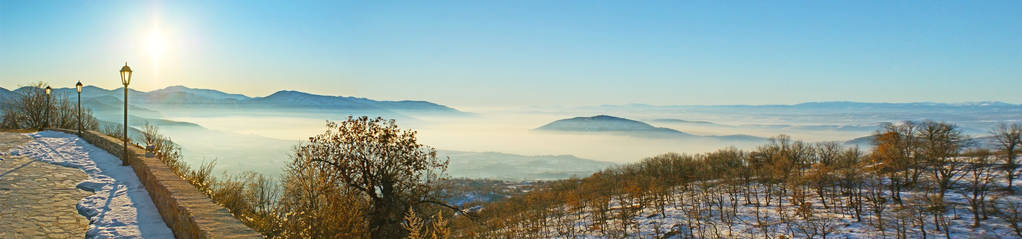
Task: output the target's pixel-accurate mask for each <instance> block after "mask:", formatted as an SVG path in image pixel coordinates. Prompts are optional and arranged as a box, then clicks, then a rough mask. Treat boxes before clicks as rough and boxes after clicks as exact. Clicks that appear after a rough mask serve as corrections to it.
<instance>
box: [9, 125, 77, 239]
mask: <svg viewBox="0 0 1022 239" xmlns="http://www.w3.org/2000/svg"><path fill="white" fill-rule="evenodd" d="M26 142H28V138H27V137H24V136H22V135H20V134H16V133H7V132H0V153H3V154H4V155H5V157H4V160H2V161H0V185H4V186H0V238H82V237H84V236H85V231H86V230H87V229H88V220H87V219H85V217H83V216H82V215H78V211H77V209H75V204H76V203H77V202H78V200H79V199H82V198H85V197H86V196H88V195H90V193H88V192H85V191H82V190H80V189H77V188H76V187H75V186H76V185H77V183H78V182H80V181H82V180H85V179H87V178H88V176H87V175H86V174H85V173H84V172H82V171H81V170H78V169H74V168H68V167H62V166H57V165H53V164H49V163H45V162H40V161H35V160H32V159H28V158H23V157H18V156H8V155H7V153H6V152H7V151H8V150H10V149H13V148H16V147H18V146H20V145H21V144H24V143H26Z"/></svg>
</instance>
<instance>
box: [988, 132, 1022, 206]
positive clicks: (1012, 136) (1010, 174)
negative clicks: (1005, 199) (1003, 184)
mask: <svg viewBox="0 0 1022 239" xmlns="http://www.w3.org/2000/svg"><path fill="white" fill-rule="evenodd" d="M992 133H993V135H994V137H995V138H996V139H997V143H998V145H997V146H998V148H999V149H1000V150H1001V151H1003V153H1004V172H1005V179H1006V180H1007V181H1008V190H1013V189H1012V181H1013V180H1014V179H1015V170H1017V169H1018V168H1019V164H1018V162H1016V161H1015V158H1016V157H1018V149H1019V147H1022V125H1019V124H1018V123H1013V124H1011V125H1008V124H1005V123H1001V124H1000V125H998V126H997V128H995V129H994V130H993V132H992Z"/></svg>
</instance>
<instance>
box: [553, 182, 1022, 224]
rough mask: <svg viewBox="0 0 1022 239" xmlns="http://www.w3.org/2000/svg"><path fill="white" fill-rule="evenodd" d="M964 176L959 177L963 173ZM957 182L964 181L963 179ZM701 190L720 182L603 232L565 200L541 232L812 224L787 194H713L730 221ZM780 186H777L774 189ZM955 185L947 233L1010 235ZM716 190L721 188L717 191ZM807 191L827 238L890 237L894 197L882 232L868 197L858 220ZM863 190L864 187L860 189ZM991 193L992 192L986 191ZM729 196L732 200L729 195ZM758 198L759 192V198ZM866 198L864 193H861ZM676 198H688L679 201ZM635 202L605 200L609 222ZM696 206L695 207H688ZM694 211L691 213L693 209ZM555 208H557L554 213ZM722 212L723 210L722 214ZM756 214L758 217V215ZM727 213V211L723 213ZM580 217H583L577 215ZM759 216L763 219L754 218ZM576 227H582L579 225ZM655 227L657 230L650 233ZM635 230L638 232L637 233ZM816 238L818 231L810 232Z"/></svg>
mask: <svg viewBox="0 0 1022 239" xmlns="http://www.w3.org/2000/svg"><path fill="white" fill-rule="evenodd" d="M995 175H996V176H997V177H995V182H993V183H992V184H993V185H996V187H1004V186H1006V184H1004V183H1002V182H1003V180H1001V179H1002V178H1003V175H1001V174H1000V173H999V172H998V173H995ZM962 180H964V179H962ZM958 183H959V184H961V183H964V182H962V181H959V182H958ZM1014 183H1015V184H1016V185H1022V179H1019V178H1016V179H1015V180H1014ZM753 187H754V189H753V190H756V191H758V192H761V193H762V192H763V191H762V190H765V187H764V186H763V185H759V184H753ZM706 190H726V189H724V188H721V187H720V185H719V184H717V182H716V181H704V182H696V183H693V186H692V187H689V188H676V191H675V192H674V193H672V194H671V195H670V196H671V197H672V198H673V199H674V200H672V201H670V202H668V203H667V205H665V206H666V207H665V208H664V209H665V210H664V213H663V214H661V213H660V212H659V211H658V210H657V209H656V208H655V207H653V206H651V205H647V206H646V207H640V209H639V210H638V211H637V212H636V213H634V214H632V215H630V216H629V218H631V223H630V225H631V226H629V229H628V231H627V232H622V231H615V230H616V229H610V230H609V231H608V234H602V233H601V232H599V231H597V230H593V229H591V228H590V226H591V225H594V220H595V215H592V214H590V213H589V212H588V211H587V212H584V213H582V214H581V215H578V214H576V213H572V212H571V211H572V210H571V209H569V208H568V207H567V206H562V207H560V208H557V209H552V210H559V211H561V212H563V213H564V214H561V215H563V217H561V218H557V217H548V218H547V219H546V220H547V223H548V225H554V226H550V227H547V228H544V229H543V230H544V234H545V235H546V236H544V237H545V238H562V237H565V235H564V234H559V233H558V230H559V229H560V230H567V229H564V228H558V227H560V226H559V225H572V226H573V227H575V228H576V230H577V231H576V233H579V234H577V235H575V237H578V238H616V237H638V238H653V237H657V236H663V235H664V234H665V233H666V232H670V231H675V232H681V233H684V234H687V232H688V230H703V231H701V232H698V233H695V234H697V235H699V234H702V235H707V237H722V238H757V237H758V238H763V237H764V235H763V229H766V230H767V231H769V234H771V235H772V236H770V238H776V237H777V236H778V235H785V236H787V237H788V238H812V237H810V236H807V231H806V230H814V228H813V227H814V225H810V224H808V223H807V222H806V221H804V220H802V219H801V218H800V217H798V216H795V208H796V207H797V205H796V204H794V203H793V202H792V201H790V199H791V198H789V197H783V198H777V196H776V195H775V198H773V203H771V204H770V205H769V206H767V205H762V204H760V205H761V206H760V207H759V208H758V210H757V208H756V207H755V206H754V205H755V202H756V200H755V199H750V201H753V204H752V205H749V204H746V203H745V197H744V196H743V195H738V196H737V197H736V198H734V199H732V198H730V197H728V196H726V195H727V194H726V193H725V194H716V195H720V196H722V197H724V198H721V199H722V200H723V202H722V203H723V208H724V211H730V207H731V206H732V204H733V203H734V205H735V206H736V207H737V212H736V213H735V215H733V216H731V217H730V218H733V219H732V220H733V221H731V222H725V221H722V220H720V219H721V218H722V215H721V211H719V210H717V208H716V207H717V205H716V204H715V203H716V202H715V201H713V200H716V198H713V196H712V195H714V194H704V192H705V191H706ZM775 190H779V189H775ZM960 190H961V189H960V187H956V188H953V189H951V190H949V191H948V192H947V194H945V196H944V200H945V201H946V202H947V203H948V208H949V210H947V212H946V213H945V215H944V216H945V217H946V218H947V220H949V224H950V228H951V230H950V232H949V235H950V237H951V238H1015V233H1014V232H1013V231H1012V229H1011V227H1010V226H1009V225H1008V223H1007V222H1005V221H1004V220H1002V219H1001V218H999V217H997V216H991V217H990V218H989V219H987V220H983V221H982V222H981V225H980V226H979V227H976V228H973V227H971V224H972V220H973V216H972V213H971V212H970V211H969V209H968V202H967V199H966V198H965V197H964V196H963V195H962V193H964V192H962V191H960ZM718 192H720V191H718ZM807 193H809V196H808V197H807V198H806V199H807V202H809V203H811V205H812V206H811V207H812V214H813V217H812V218H814V219H813V220H814V221H815V223H816V224H815V227H817V228H819V227H820V224H821V223H826V225H829V226H828V228H829V229H828V230H833V231H831V232H830V233H828V234H829V235H827V238H881V237H895V236H896V231H895V229H894V227H895V225H894V224H895V223H898V221H897V220H898V219H897V217H896V215H897V214H898V213H899V212H898V211H897V210H896V209H895V208H896V204H894V203H893V202H892V203H891V204H888V205H887V209H886V211H884V219H883V220H884V223H885V224H886V225H885V228H884V231H883V232H880V231H879V229H878V228H877V227H876V225H874V224H873V223H872V222H873V221H874V220H876V219H875V215H874V214H873V212H871V211H870V207H869V203H868V202H865V203H866V206H864V208H863V209H864V211H863V212H862V213H863V218H862V221H857V220H856V219H855V218H854V216H853V215H852V213H853V211H851V210H845V209H843V208H838V207H837V206H845V203H846V202H840V201H839V202H833V201H832V202H828V203H829V205H830V208H825V207H823V206H822V203H821V201H820V200H819V198H818V197H817V196H816V195H815V193H812V192H811V191H810V192H807ZM864 193H865V192H864ZM883 194H884V196H886V197H888V198H889V197H890V196H891V195H890V192H889V191H886V190H885V191H884V192H883ZM901 195H902V197H904V198H905V200H906V201H914V200H923V199H922V197H923V192H918V191H905V192H902V193H901ZM998 196H999V197H1001V199H1003V200H1005V201H1008V202H1022V195H1019V194H1017V193H1015V194H1009V195H998ZM991 197H994V196H991ZM750 198H752V197H750ZM693 200H695V202H696V203H699V204H701V205H703V206H702V207H700V208H699V209H697V210H696V208H693V207H691V203H692V202H693ZM732 200H734V201H732ZM760 200H762V198H760ZM864 200H865V199H864ZM681 202H687V203H686V204H683V203H681ZM778 202H781V204H782V205H783V206H784V208H783V210H782V209H781V208H780V207H779V205H778ZM629 205H633V206H638V205H639V203H638V202H635V201H622V200H621V199H620V197H614V198H613V199H612V200H611V201H609V206H610V207H609V208H610V209H611V212H610V214H609V215H611V216H610V218H609V220H608V222H609V223H610V224H611V225H612V226H611V227H615V226H613V225H620V223H622V220H620V218H618V215H621V214H619V213H621V212H620V210H621V209H622V208H624V207H625V206H629ZM693 210H695V211H693ZM779 212H784V213H785V214H786V216H782V215H780V214H779ZM693 213H694V214H693ZM554 214H557V213H554ZM693 215H697V217H698V218H692V216H693ZM725 215H726V214H725ZM756 215H759V218H758V220H757V216H756ZM724 217H727V216H724ZM782 217H788V218H790V219H789V220H794V222H792V223H789V224H785V223H782V222H781V218H782ZM578 218H582V220H578ZM932 219H933V218H926V219H925V220H927V221H928V223H929V224H927V225H926V226H925V228H924V230H926V233H927V235H928V237H937V238H944V237H945V235H944V233H943V232H942V231H938V230H937V229H936V228H934V224H932V223H933V222H932V221H930V220H932ZM759 221H762V222H763V224H760V223H758V222H759ZM908 223H912V222H908ZM688 225H693V226H698V227H696V228H690V227H688ZM578 228H584V229H581V230H579V229H578ZM657 231H659V232H660V233H655V232H657ZM636 234H637V235H636ZM907 234H908V236H909V237H910V238H913V237H918V236H919V235H920V234H922V232H921V231H920V230H919V228H918V227H917V226H915V225H910V226H909V228H908V231H907ZM815 237H816V238H819V237H820V235H818V234H817V235H815ZM669 238H682V236H680V235H678V234H674V235H673V236H672V237H669Z"/></svg>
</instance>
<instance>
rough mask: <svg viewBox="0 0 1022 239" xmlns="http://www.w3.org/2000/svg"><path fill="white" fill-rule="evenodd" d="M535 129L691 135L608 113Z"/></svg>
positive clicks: (576, 118)
mask: <svg viewBox="0 0 1022 239" xmlns="http://www.w3.org/2000/svg"><path fill="white" fill-rule="evenodd" d="M536 130H542V131H570V132H611V133H629V134H645V135H656V136H692V135H691V134H688V133H685V132H681V131H677V130H674V129H669V128H660V127H654V126H652V125H649V124H647V123H643V122H640V121H635V120H630V119H625V118H619V117H614V116H609V115H597V116H593V117H575V118H570V119H562V120H557V121H554V122H552V123H549V124H546V125H543V126H541V127H539V128H536Z"/></svg>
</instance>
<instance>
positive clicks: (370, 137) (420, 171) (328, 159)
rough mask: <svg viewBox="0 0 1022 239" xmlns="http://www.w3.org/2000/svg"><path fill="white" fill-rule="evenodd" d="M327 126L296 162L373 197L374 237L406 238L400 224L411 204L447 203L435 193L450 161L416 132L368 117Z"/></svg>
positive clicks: (370, 199)
mask: <svg viewBox="0 0 1022 239" xmlns="http://www.w3.org/2000/svg"><path fill="white" fill-rule="evenodd" d="M327 128H328V129H327V131H326V132H324V133H323V134H320V135H317V136H315V137H311V138H309V142H307V143H305V144H301V145H299V146H298V147H297V149H296V150H295V156H294V157H295V160H296V161H308V162H309V165H308V166H310V167H314V168H318V169H322V170H323V172H324V173H325V174H326V175H327V177H328V178H329V179H331V180H332V182H336V183H338V184H341V185H342V186H344V187H347V188H350V189H352V190H353V191H355V192H359V193H360V194H361V195H362V196H364V197H366V198H367V199H368V202H369V208H368V210H367V212H366V216H367V217H368V220H369V234H370V235H371V237H372V238H397V237H404V236H405V234H407V233H406V232H405V230H404V229H402V228H401V222H402V219H403V215H404V213H405V212H406V211H407V209H408V208H409V207H414V206H418V205H420V204H424V203H428V204H434V205H440V206H447V205H446V204H443V203H442V202H441V201H440V200H439V199H438V198H439V195H438V194H437V191H435V190H436V189H437V188H438V186H439V182H440V181H441V180H443V178H442V177H443V174H444V172H445V171H446V169H447V161H446V160H445V161H441V160H438V159H437V156H436V150H435V149H433V148H430V147H427V146H423V145H422V144H419V143H418V142H417V140H416V137H415V134H416V132H415V131H411V130H404V131H403V130H401V129H400V128H398V126H397V124H395V123H394V121H393V120H389V121H385V120H383V119H382V118H375V119H370V118H369V117H365V116H363V117H359V118H352V117H349V118H348V120H346V121H343V122H340V123H334V122H327ZM448 207H449V206H448Z"/></svg>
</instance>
